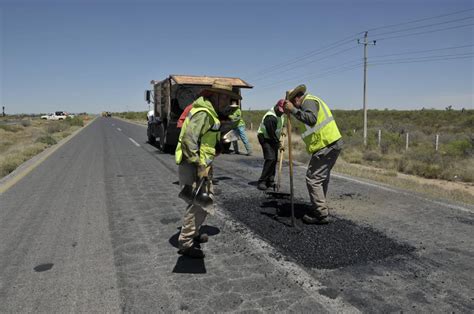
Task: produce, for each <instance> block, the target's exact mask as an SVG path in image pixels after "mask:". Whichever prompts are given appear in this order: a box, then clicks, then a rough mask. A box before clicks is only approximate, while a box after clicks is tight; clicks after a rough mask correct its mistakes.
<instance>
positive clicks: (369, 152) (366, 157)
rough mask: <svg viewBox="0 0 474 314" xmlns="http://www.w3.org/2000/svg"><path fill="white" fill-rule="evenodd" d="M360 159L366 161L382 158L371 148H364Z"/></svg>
mask: <svg viewBox="0 0 474 314" xmlns="http://www.w3.org/2000/svg"><path fill="white" fill-rule="evenodd" d="M362 159H364V160H367V161H380V160H382V156H381V155H380V154H379V153H378V152H376V151H373V150H366V151H365V152H364V154H363V155H362Z"/></svg>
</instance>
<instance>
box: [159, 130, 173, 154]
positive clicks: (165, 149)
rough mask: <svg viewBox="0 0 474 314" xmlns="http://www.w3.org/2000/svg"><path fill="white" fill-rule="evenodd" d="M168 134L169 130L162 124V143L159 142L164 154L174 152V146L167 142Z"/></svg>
mask: <svg viewBox="0 0 474 314" xmlns="http://www.w3.org/2000/svg"><path fill="white" fill-rule="evenodd" d="M166 133H167V129H166V128H165V126H164V124H163V123H162V124H161V125H160V142H159V145H158V147H159V149H160V150H161V151H162V152H163V153H171V152H172V150H173V149H172V148H173V146H172V145H169V144H168V143H167V142H166V137H167V136H166V135H167V134H166Z"/></svg>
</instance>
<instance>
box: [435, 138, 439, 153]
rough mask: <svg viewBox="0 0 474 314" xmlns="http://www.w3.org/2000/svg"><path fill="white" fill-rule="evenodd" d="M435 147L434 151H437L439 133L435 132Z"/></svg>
mask: <svg viewBox="0 0 474 314" xmlns="http://www.w3.org/2000/svg"><path fill="white" fill-rule="evenodd" d="M435 149H436V151H438V149H439V134H436V140H435Z"/></svg>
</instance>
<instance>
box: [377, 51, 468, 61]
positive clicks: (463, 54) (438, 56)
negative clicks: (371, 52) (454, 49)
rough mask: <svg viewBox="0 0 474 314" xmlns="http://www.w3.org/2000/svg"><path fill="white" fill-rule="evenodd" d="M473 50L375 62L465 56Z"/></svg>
mask: <svg viewBox="0 0 474 314" xmlns="http://www.w3.org/2000/svg"><path fill="white" fill-rule="evenodd" d="M472 54H473V52H466V53H456V54H449V55H437V56H422V57H410V58H399V59H387V60H377V61H376V62H383V61H393V60H395V61H396V60H406V59H412V60H418V59H426V58H442V57H455V56H465V55H472Z"/></svg>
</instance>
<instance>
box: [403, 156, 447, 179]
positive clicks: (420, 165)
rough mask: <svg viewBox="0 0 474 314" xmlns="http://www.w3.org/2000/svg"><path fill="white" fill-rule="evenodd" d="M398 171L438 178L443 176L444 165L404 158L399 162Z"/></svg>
mask: <svg viewBox="0 0 474 314" xmlns="http://www.w3.org/2000/svg"><path fill="white" fill-rule="evenodd" d="M398 171H400V172H403V173H407V174H413V175H417V176H422V177H425V178H429V179H436V178H440V177H441V173H442V167H441V165H439V164H433V163H426V162H421V161H416V160H408V159H405V158H402V159H400V161H399V164H398Z"/></svg>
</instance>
